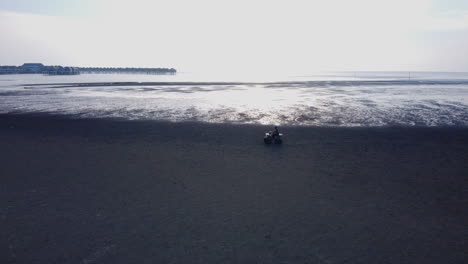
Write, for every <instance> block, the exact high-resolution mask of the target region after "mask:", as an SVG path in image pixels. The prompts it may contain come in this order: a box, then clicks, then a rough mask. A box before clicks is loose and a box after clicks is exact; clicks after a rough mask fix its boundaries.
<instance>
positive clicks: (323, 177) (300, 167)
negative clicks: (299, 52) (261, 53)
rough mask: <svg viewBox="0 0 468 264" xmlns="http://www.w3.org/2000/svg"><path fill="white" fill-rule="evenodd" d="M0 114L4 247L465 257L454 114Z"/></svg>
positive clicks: (99, 254) (427, 259) (375, 258)
mask: <svg viewBox="0 0 468 264" xmlns="http://www.w3.org/2000/svg"><path fill="white" fill-rule="evenodd" d="M266 129H268V128H267V127H262V126H252V125H247V126H236V125H219V124H200V123H161V122H142V121H125V122H124V121H109V120H104V119H100V120H86V119H78V120H71V119H65V118H63V117H54V118H51V117H47V116H45V117H38V116H11V115H0V144H1V149H2V155H0V164H1V166H0V175H1V177H0V225H1V226H2V229H1V231H2V235H1V236H0V248H2V251H1V252H2V254H0V257H1V262H2V263H86V264H90V263H113V264H115V263H466V262H467V255H466V252H467V251H466V250H467V244H468V241H467V239H468V231H467V229H466V223H467V222H468V206H467V205H468V195H467V194H468V193H467V192H466V190H467V188H468V182H467V178H466V175H467V172H468V133H467V129H466V128H465V129H462V128H420V127H413V128H303V127H302V128H301V127H294V128H288V127H286V128H283V130H282V132H283V133H285V135H286V138H285V143H284V145H282V146H265V145H264V144H263V142H262V133H263V132H264V131H265V130H266Z"/></svg>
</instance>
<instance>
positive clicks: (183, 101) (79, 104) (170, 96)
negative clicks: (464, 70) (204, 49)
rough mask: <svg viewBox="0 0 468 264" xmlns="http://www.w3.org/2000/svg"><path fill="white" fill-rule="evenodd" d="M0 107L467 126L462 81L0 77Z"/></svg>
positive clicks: (173, 117)
mask: <svg viewBox="0 0 468 264" xmlns="http://www.w3.org/2000/svg"><path fill="white" fill-rule="evenodd" d="M0 98H1V103H0V113H38V112H47V113H54V114H66V115H74V116H75V117H104V118H105V117H118V118H124V119H143V120H166V121H203V122H210V123H241V124H280V125H305V126H308V125H312V126H346V127H349V126H395V125H404V126H468V81H467V80H448V81H447V80H446V81H443V80H415V81H408V80H373V81H371V80H366V81H295V82H277V83H240V82H145V83H138V82H92V83H55V84H54V83H47V84H25V83H20V84H18V83H17V84H15V85H8V83H6V84H5V83H4V84H3V85H2V86H1V87H0Z"/></svg>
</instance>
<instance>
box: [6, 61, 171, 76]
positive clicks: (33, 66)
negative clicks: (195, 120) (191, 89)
mask: <svg viewBox="0 0 468 264" xmlns="http://www.w3.org/2000/svg"><path fill="white" fill-rule="evenodd" d="M176 72H177V71H176V69H174V68H114V67H69V66H65V67H64V66H45V65H43V64H42V63H25V64H23V65H21V66H0V74H48V75H76V74H80V73H144V74H175V73H176Z"/></svg>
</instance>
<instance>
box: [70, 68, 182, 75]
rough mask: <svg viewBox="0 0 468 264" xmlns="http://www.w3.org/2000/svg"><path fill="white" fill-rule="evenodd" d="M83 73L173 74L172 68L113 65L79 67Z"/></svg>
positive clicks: (174, 70)
mask: <svg viewBox="0 0 468 264" xmlns="http://www.w3.org/2000/svg"><path fill="white" fill-rule="evenodd" d="M78 69H79V70H80V71H81V72H83V73H146V74H175V73H176V72H177V71H176V69H174V68H114V67H80V68H78Z"/></svg>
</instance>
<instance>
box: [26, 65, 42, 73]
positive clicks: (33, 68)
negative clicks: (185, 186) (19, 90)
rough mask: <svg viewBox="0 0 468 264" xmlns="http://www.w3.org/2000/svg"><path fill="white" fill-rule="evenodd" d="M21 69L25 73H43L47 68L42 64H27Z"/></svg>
mask: <svg viewBox="0 0 468 264" xmlns="http://www.w3.org/2000/svg"><path fill="white" fill-rule="evenodd" d="M20 67H21V70H22V71H24V73H43V72H44V68H45V66H44V64H42V63H25V64H23V65H22V66H20Z"/></svg>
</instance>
